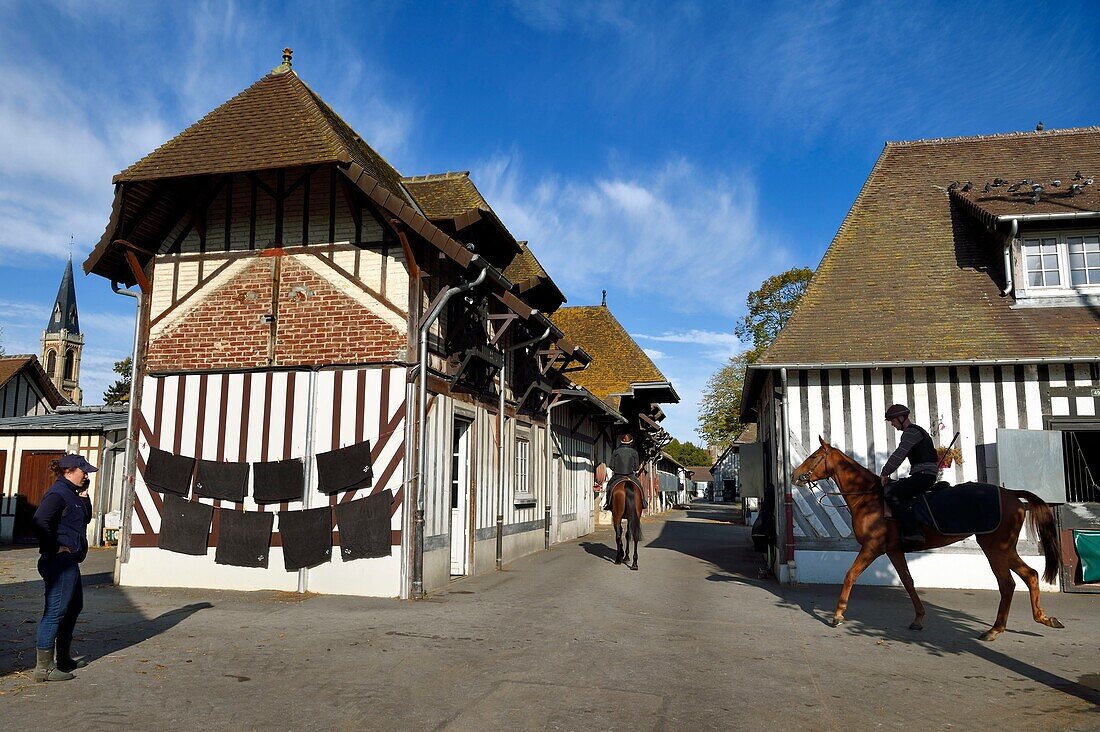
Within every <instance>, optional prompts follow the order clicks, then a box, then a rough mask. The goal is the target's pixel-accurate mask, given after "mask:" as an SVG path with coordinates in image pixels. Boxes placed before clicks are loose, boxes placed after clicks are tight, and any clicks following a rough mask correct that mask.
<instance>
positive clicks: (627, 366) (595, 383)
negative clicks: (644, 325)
mask: <svg viewBox="0 0 1100 732" xmlns="http://www.w3.org/2000/svg"><path fill="white" fill-rule="evenodd" d="M550 320H552V321H553V323H554V325H556V326H557V327H558V328H560V329H561V331H562V332H563V333H565V337H566V338H568V339H569V340H571V341H572V342H573V343H575V344H577V345H578V346H580V347H581V348H583V349H584V350H585V351H586V352H587V353H589V354H591V356H592V364H591V365H590V366H589V367H588V368H587V369H585V370H583V371H577V372H574V373H573V374H571V378H572V379H573V381H575V382H576V383H578V384H580V385H581V386H583V387H584V388H586V389H588V390H589V391H591V392H592V393H593V394H595V395H596V396H598V397H599V398H600V399H602V400H603V401H604V402H607V403H608V404H610V405H611V406H613V407H616V408H617V407H618V404H619V400H618V399H617V398H613V397H612V396H611V395H612V394H622V393H625V392H627V391H628V390H629V389H630V385H631V384H636V383H639V382H665V381H668V380H667V379H666V378H665V377H664V374H662V373H661V372H660V370H659V369H658V368H657V367H656V366H654V365H653V361H652V360H650V358H649V356H647V355H646V353H645V351H643V350H642V348H641V347H640V346H639V345H638V344H637V342H635V340H634V339H633V338H631V337H630V334H629V333H627V332H626V330H625V329H624V328H623V326H622V325H621V324H620V323H619V321H618V320H617V319H616V318H615V316H614V315H612V314H611V310H609V309H608V308H607V307H606V306H604V305H582V306H579V307H570V308H561V309H560V310H558V311H557V312H555V313H554V314H553V315H551V316H550Z"/></svg>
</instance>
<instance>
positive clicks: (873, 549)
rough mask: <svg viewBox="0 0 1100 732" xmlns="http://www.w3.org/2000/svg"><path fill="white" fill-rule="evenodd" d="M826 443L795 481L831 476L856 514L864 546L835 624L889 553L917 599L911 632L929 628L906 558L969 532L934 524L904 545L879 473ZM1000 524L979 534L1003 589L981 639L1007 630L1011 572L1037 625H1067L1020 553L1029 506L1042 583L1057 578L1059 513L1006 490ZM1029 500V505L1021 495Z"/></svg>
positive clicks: (843, 591)
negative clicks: (887, 509) (1046, 604)
mask: <svg viewBox="0 0 1100 732" xmlns="http://www.w3.org/2000/svg"><path fill="white" fill-rule="evenodd" d="M818 441H819V442H820V443H821V447H819V448H818V449H817V450H815V451H814V452H813V454H812V455H810V456H809V457H808V458H806V460H804V461H803V462H802V464H801V465H799V466H798V467H797V468H795V470H794V481H793V482H794V484H795V485H798V486H806V485H809V484H812V483H814V482H815V481H818V480H824V479H825V478H832V480H833V482H834V483H836V485H837V487H839V488H840V495H841V496H842V497H843V498H844V502H845V503H846V504H847V505H848V509H849V510H850V511H851V512H852V532H853V533H854V534H855V537H856V541H858V542H859V545H860V550H859V554H857V555H856V558H855V561H853V562H852V566H851V568H849V570H848V573H847V574H846V575H845V576H844V587H843V588H842V589H841V591H840V599H839V600H838V601H837V604H836V610H835V611H834V612H833V618H832V624H833V626H837V625H840V624H841V623H842V622H844V611H845V610H846V609H847V607H848V596H849V595H850V594H851V592H852V585H854V584H855V582H856V580H857V579H858V578H859V575H860V574H861V573H862V572H863V570H865V569H867V567H868V566H869V565H870V564H871V562H873V561H875V559H877V558H878V557H880V556H882V555H883V554H885V555H886V556H887V557H889V558H890V562H891V563H892V564H893V565H894V569H895V570H897V573H898V577H900V578H901V583H902V584H903V585H905V591H906V592H908V593H909V598H910V599H911V600H912V601H913V609H914V610H915V611H916V618H914V619H913V623H912V624H911V625H910V626H909V629H910V630H921V629H923V627H924V605H923V604H922V603H921V601H920V598H919V597H917V591H916V589H915V588H914V586H913V578H912V576H910V574H909V565H908V564H907V563H906V561H905V552H906V551H920V550H924V549H935V548H937V547H941V546H947V545H948V544H954V543H955V542H956V541H961V540H963V539H965V538H967V537H966V536H955V535H952V536H948V535H944V534H941V533H939V532H938V531H936V530H935V529H934V528H932V527H930V526H927V525H925V526H924V527H923V528H924V534H925V536H926V539H925V541H923V542H921V543H919V544H910V543H906V544H905V545H904V547H903V546H902V542H901V538H900V533H899V530H898V522H897V521H891V520H887V519H886V516H885V513H884V509H883V493H882V485H881V483H880V481H879V476H878V475H876V474H874V473H872V472H871V471H870V470H868V469H867V468H865V467H863V466H862V465H860V464H859V463H857V462H856V461H855V460H853V459H852V458H851V457H849V456H848V455H845V454H844V453H843V452H841V451H840V450H838V449H836V448H835V447H833V446H831V445H830V444H829V443H827V442H825V440H824V439H823V438H821V437H818ZM1000 491H1001V522H1000V524H998V525H997V528H996V529H994V530H993V531H992V532H990V533H988V534H980V535H978V536H977V537H976V538H977V541H978V546H980V547H981V548H982V551H983V552H985V556H986V559H988V560H989V566H990V568H991V569H992V570H993V574H994V575H995V576H996V577H997V587H998V588H999V589H1000V591H1001V604H1000V606H999V607H998V608H997V619H996V620H995V621H994V623H993V627H991V628H990V629H989V630H987V631H986V632H985V633H983V634H982V635H981V639H982V640H986V641H990V640H993V639H994V638H996V637H997V636H998V635H999V634H1000V633H1003V632H1004V629H1005V624H1006V623H1007V622H1008V608H1009V606H1010V605H1011V604H1012V593H1013V591H1014V590H1015V582H1014V581H1013V579H1012V574H1011V573H1012V572H1015V573H1016V574H1018V575H1019V576H1020V579H1022V580H1023V581H1024V582H1025V583H1026V584H1027V588H1028V591H1029V592H1030V593H1031V614H1032V616H1033V617H1034V618H1035V622H1036V623H1041V624H1043V625H1046V626H1049V627H1051V628H1063V627H1065V626H1064V625H1062V624H1061V623H1060V622H1058V620H1057V619H1055V618H1052V617H1048V616H1047V615H1046V614H1045V613H1043V609H1042V608H1041V607H1039V576H1038V573H1037V572H1036V571H1035V570H1034V569H1032V568H1031V567H1029V566H1028V565H1027V564H1026V563H1025V562H1024V560H1023V559H1021V558H1020V555H1019V554H1018V553H1017V552H1016V542H1017V540H1018V539H1019V536H1020V529H1021V528H1022V527H1023V525H1024V518H1025V517H1026V515H1027V511H1028V509H1030V510H1031V527H1032V530H1033V531H1034V532H1035V533H1036V534H1038V536H1039V541H1040V544H1041V545H1042V547H1043V556H1044V558H1045V559H1046V568H1045V570H1044V572H1043V581H1045V582H1047V583H1051V582H1054V578H1055V576H1056V574H1057V572H1058V567H1059V564H1060V561H1061V558H1060V556H1059V552H1058V543H1057V538H1056V537H1057V534H1056V533H1055V527H1054V514H1053V513H1052V512H1051V510H1050V506H1048V505H1047V504H1046V503H1045V502H1044V501H1043V499H1041V498H1039V497H1038V496H1037V495H1035V494H1034V493H1031V492H1029V491H1014V490H1008V489H1006V488H1001V489H1000ZM1021 498H1022V499H1024V500H1026V501H1027V506H1026V507H1025V506H1024V504H1023V503H1021V502H1020V499H1021Z"/></svg>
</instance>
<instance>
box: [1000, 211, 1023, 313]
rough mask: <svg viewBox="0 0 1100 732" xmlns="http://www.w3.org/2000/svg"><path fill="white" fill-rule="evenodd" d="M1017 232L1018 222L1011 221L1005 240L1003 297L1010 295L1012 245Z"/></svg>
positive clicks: (1015, 220) (1018, 228)
mask: <svg viewBox="0 0 1100 732" xmlns="http://www.w3.org/2000/svg"><path fill="white" fill-rule="evenodd" d="M1019 230H1020V220H1019V219H1012V225H1011V228H1010V229H1009V230H1008V237H1006V238H1005V289H1004V290H1003V291H1002V292H1001V295H1004V296H1008V295H1011V294H1012V243H1013V242H1014V241H1016V232H1018V231H1019Z"/></svg>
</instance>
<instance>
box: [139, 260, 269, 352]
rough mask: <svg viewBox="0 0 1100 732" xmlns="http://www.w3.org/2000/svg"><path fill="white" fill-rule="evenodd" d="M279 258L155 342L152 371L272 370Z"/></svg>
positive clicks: (253, 268)
mask: <svg viewBox="0 0 1100 732" xmlns="http://www.w3.org/2000/svg"><path fill="white" fill-rule="evenodd" d="M274 263H275V260H274V259H258V260H256V261H255V262H253V263H251V264H250V265H249V266H248V267H246V268H245V270H244V271H243V272H241V273H240V274H239V275H237V276H236V277H234V278H233V279H232V280H230V281H229V282H227V283H226V284H224V285H223V286H221V287H220V288H218V289H217V290H215V291H213V292H211V293H202V292H200V293H197V294H196V295H194V297H201V298H203V300H202V302H201V303H200V304H199V305H198V306H197V307H195V308H194V309H193V310H191V311H190V312H188V313H187V314H186V315H185V316H184V317H183V318H182V319H181V320H180V322H179V323H177V324H176V325H175V326H173V327H172V328H170V329H169V330H168V331H167V332H165V333H162V334H160V335H159V336H158V337H157V338H155V339H152V340H150V342H149V349H148V351H147V356H146V363H147V365H148V368H149V370H151V371H200V370H211V371H214V370H224V369H234V368H254V367H257V366H266V365H267V344H268V338H269V335H270V331H271V326H270V325H269V324H267V323H264V322H263V320H262V318H263V316H264V315H266V314H268V313H269V312H271V278H272V266H273V265H274Z"/></svg>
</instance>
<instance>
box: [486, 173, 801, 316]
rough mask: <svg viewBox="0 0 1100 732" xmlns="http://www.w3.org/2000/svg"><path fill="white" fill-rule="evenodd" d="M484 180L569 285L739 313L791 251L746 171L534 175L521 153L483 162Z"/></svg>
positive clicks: (513, 225)
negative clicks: (770, 227)
mask: <svg viewBox="0 0 1100 732" xmlns="http://www.w3.org/2000/svg"><path fill="white" fill-rule="evenodd" d="M474 170H475V172H474V178H475V181H476V183H477V185H478V187H479V188H480V189H481V190H482V191H483V192H484V193H485V196H486V199H487V200H489V201H491V202H492V205H493V208H494V209H495V210H496V211H497V213H498V214H500V216H501V218H502V219H503V220H504V221H505V222H507V224H508V227H509V228H510V229H511V231H512V232H513V233H514V234H515V235H516V236H517V237H518V238H521V239H528V240H530V241H531V247H532V249H533V250H534V251H535V253H536V254H537V256H538V257H539V259H540V261H542V263H543V264H544V265H545V267H546V269H547V271H548V272H549V273H550V275H551V276H552V277H553V278H554V279H555V281H557V282H558V283H559V285H561V286H562V287H563V289H564V290H565V291H566V292H567V293H568V292H569V291H570V290H577V289H593V288H594V287H598V286H600V285H607V284H608V283H613V284H614V285H615V286H616V287H617V288H620V289H625V290H626V291H628V292H630V293H634V294H637V293H647V292H649V293H654V296H655V297H659V298H660V300H661V306H662V307H663V308H667V309H671V310H674V311H680V312H690V311H693V310H699V309H716V310H717V311H718V312H719V313H723V314H731V313H734V312H736V311H738V310H739V309H740V308H741V304H742V302H743V301H744V293H745V292H747V291H748V289H751V287H754V286H756V285H757V284H759V282H760V280H761V279H762V275H764V274H765V273H770V272H772V271H774V269H775V268H776V267H777V266H781V265H782V264H783V263H784V262H785V261H787V260H788V259H789V255H788V253H787V252H786V250H785V249H784V248H783V247H782V246H781V245H780V244H779V243H778V242H776V241H772V240H770V238H769V236H768V235H767V233H766V232H765V231H764V229H763V228H762V226H761V224H760V221H759V217H758V214H757V191H756V186H755V184H754V182H753V180H752V178H751V177H750V176H749V175H748V174H747V173H746V172H743V171H742V172H738V171H726V172H718V171H707V170H701V169H699V168H698V167H697V166H695V165H693V164H692V163H690V162H688V161H687V160H685V159H683V158H676V159H673V160H669V161H667V162H665V163H664V164H660V165H657V166H656V167H652V168H649V167H646V168H641V169H636V170H630V171H626V170H617V171H609V172H608V173H607V174H606V175H601V176H597V177H594V178H591V179H568V178H563V177H559V176H553V175H547V176H543V177H538V176H532V175H528V174H526V173H525V172H524V171H523V170H522V164H521V161H520V156H519V155H518V154H517V153H514V152H513V153H511V154H508V155H504V154H501V155H497V156H495V157H493V158H492V159H490V160H488V161H486V162H485V163H483V164H481V165H479V166H475V169H474Z"/></svg>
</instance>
